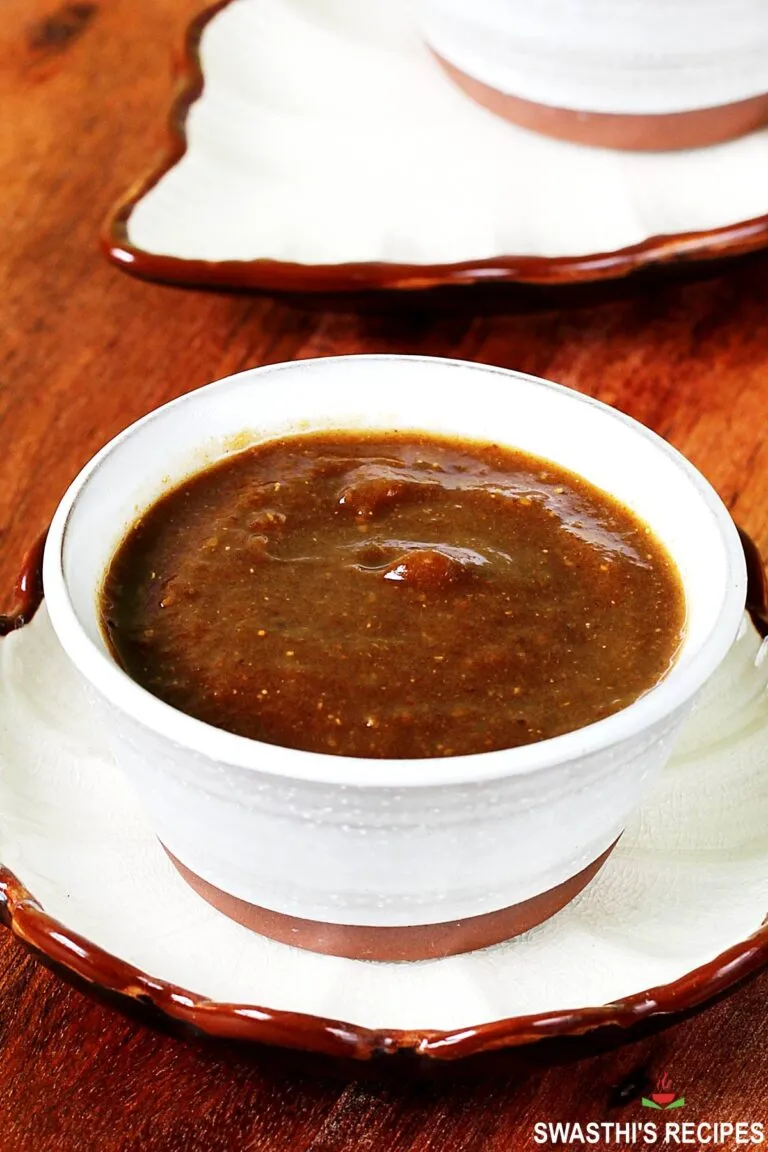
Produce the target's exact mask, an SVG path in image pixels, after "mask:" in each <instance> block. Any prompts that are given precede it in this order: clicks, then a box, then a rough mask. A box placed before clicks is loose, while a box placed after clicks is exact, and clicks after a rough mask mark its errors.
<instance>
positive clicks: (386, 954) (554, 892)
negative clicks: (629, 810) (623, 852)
mask: <svg viewBox="0 0 768 1152" xmlns="http://www.w3.org/2000/svg"><path fill="white" fill-rule="evenodd" d="M615 843H616V842H614V843H613V844H612V845H611V847H610V848H609V849H608V850H607V851H606V852H603V854H602V855H601V856H599V857H598V858H597V860H593V861H592V863H591V864H588V865H587V867H586V868H583V869H582V870H581V872H578V873H577V874H576V875H575V876H571V877H570V879H568V880H565V881H564V882H563V883H562V884H558V885H557V887H556V888H550V889H549V891H548V892H542V893H540V895H538V896H534V897H532V898H531V899H530V900H524V901H522V902H521V903H520V904H514V905H512V906H511V907H509V908H501V909H499V911H498V912H488V913H487V914H486V915H485V916H471V917H469V919H467V920H450V921H445V922H443V923H441V924H414V925H412V926H410V927H406V928H380V927H367V926H363V925H359V924H327V923H320V922H318V921H316V920H302V919H300V918H299V917H297V916H286V915H284V914H283V913H280V912H273V911H271V910H270V909H269V908H260V907H259V906H258V905H257V904H250V903H249V902H248V901H247V900H238V899H237V897H236V896H231V895H230V894H229V893H228V892H223V891H222V890H221V888H216V887H215V885H213V884H209V883H208V881H207V880H203V878H202V876H198V875H197V874H196V873H195V872H192V871H191V870H190V869H189V868H187V867H186V865H184V864H182V862H181V861H180V860H177V859H176V857H175V856H174V855H173V853H172V852H168V849H167V848H166V852H168V855H169V856H170V858H171V860H172V861H173V863H174V865H175V866H176V868H177V869H178V871H179V873H180V875H181V876H182V877H183V878H184V879H185V880H186V882H187V884H189V886H190V888H193V889H194V891H195V892H197V894H198V896H202V898H203V899H204V900H206V901H207V902H208V903H209V904H211V905H213V907H214V908H216V909H217V910H218V911H219V912H223V913H224V915H225V916H228V917H229V918H230V920H236V921H237V923H238V924H243V925H244V926H245V927H246V928H250V929H251V931H253V932H258V933H260V935H262V936H269V938H270V939H271V940H279V941H280V943H281V944H292V945H294V946H295V947H296V948H305V949H307V951H309V952H321V953H323V954H324V955H326V956H346V957H347V958H348V959H350V960H383V961H388V962H393V961H394V962H399V961H403V960H436V959H440V958H441V957H444V956H456V955H457V954H458V953H460V952H471V951H473V950H474V949H476V948H487V947H489V946H490V945H491V944H499V943H501V941H502V940H511V939H512V937H514V936H519V935H520V934H521V933H522V932H528V931H529V930H530V929H531V928H535V927H536V925H537V924H542V923H543V922H544V921H545V920H549V918H550V917H551V916H554V915H555V913H556V912H559V911H560V909H561V908H564V907H565V905H566V904H569V903H570V902H571V900H573V899H575V897H576V896H578V894H579V892H581V891H582V889H584V888H586V886H587V884H589V882H590V880H592V879H594V877H595V876H596V875H597V873H598V872H599V871H600V869H601V868H602V866H603V864H604V863H605V861H606V860H607V859H608V857H609V855H610V854H611V852H612V851H613V849H614V847H615Z"/></svg>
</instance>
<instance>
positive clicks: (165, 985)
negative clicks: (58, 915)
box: [0, 532, 768, 1062]
mask: <svg viewBox="0 0 768 1152" xmlns="http://www.w3.org/2000/svg"><path fill="white" fill-rule="evenodd" d="M741 536H742V540H743V541H744V546H745V551H746V555H747V561H748V569H749V589H748V604H749V610H750V614H751V616H752V619H753V620H754V621H755V625H756V627H758V629H760V630H761V632H762V630H764V629H765V627H766V620H768V598H767V596H766V579H765V571H764V568H763V566H762V564H761V563H760V562H759V553H758V551H757V548H756V546H755V545H754V543H753V542H752V541H751V539H750V538H749V537H748V536H747V535H746V533H743V532H742V533H741ZM36 549H37V551H36V552H35V550H34V549H33V550H30V553H29V554H28V558H27V561H26V563H25V566H24V569H23V573H22V578H21V580H20V581H19V582H18V585H19V586H21V585H22V584H23V586H24V587H25V588H26V589H32V588H39V587H40V584H41V567H40V564H41V560H42V550H41V549H40V546H39V544H38V545H37V546H36ZM24 595H25V597H26V596H27V595H28V593H25V594H24ZM39 603H40V601H39V598H37V597H36V596H32V597H31V598H30V599H28V600H24V601H22V602H21V603H20V606H19V609H18V611H17V613H16V614H14V615H11V616H9V617H6V620H8V621H10V625H9V626H8V627H7V628H6V631H11V630H14V629H15V628H18V627H21V626H23V624H25V623H28V621H29V619H31V617H32V616H33V615H34V609H35V607H37V606H38V605H39ZM0 918H2V921H3V923H4V924H5V925H6V927H8V928H10V929H11V931H12V932H13V933H14V935H15V936H16V938H17V939H19V940H20V941H21V942H22V943H23V944H24V945H25V946H26V947H27V948H29V949H30V950H31V951H32V952H33V953H34V954H35V955H37V956H38V957H39V958H40V959H42V960H44V961H45V962H46V963H47V964H50V965H51V966H52V967H53V968H54V969H55V970H56V971H57V972H58V973H59V974H60V975H62V976H64V977H65V978H66V979H69V980H70V981H72V982H73V983H75V984H76V985H78V986H84V987H86V988H90V989H92V990H93V991H94V992H96V993H97V994H99V995H101V996H103V997H105V998H107V999H109V1000H110V1001H112V1002H116V1003H118V1004H120V1005H122V1006H124V1007H129V1008H131V1009H139V1010H140V1011H143V1012H146V1013H147V1014H148V1015H149V1016H150V1018H152V1016H153V1015H157V1014H158V1013H159V1014H160V1015H161V1016H162V1017H166V1018H168V1020H169V1021H171V1022H172V1023H173V1024H174V1025H176V1026H179V1027H182V1028H184V1027H186V1028H189V1029H191V1030H192V1031H193V1032H197V1033H201V1034H204V1035H206V1036H211V1037H215V1038H217V1039H224V1040H240V1041H248V1042H252V1043H255V1044H270V1045H276V1046H279V1047H285V1048H290V1049H296V1050H300V1051H306V1052H313V1053H320V1054H323V1055H326V1056H332V1057H339V1058H348V1059H352V1060H354V1061H360V1060H362V1061H369V1060H372V1059H374V1058H377V1057H381V1056H391V1055H395V1054H398V1053H399V1054H403V1055H405V1054H410V1055H411V1056H413V1055H417V1056H419V1057H424V1058H427V1059H428V1061H430V1062H431V1061H437V1062H444V1061H454V1060H459V1059H463V1058H466V1057H470V1056H478V1055H480V1054H484V1053H491V1052H494V1051H497V1050H499V1049H505V1048H519V1047H522V1046H525V1045H530V1044H538V1043H540V1042H542V1041H548V1040H553V1039H563V1038H569V1039H571V1040H574V1041H575V1040H578V1039H581V1040H583V1041H585V1042H586V1040H587V1039H593V1038H594V1036H593V1034H596V1033H600V1032H610V1031H611V1030H612V1029H620V1030H621V1031H622V1032H626V1031H627V1030H628V1029H632V1028H638V1027H639V1026H641V1025H648V1024H650V1023H652V1022H654V1021H656V1020H660V1019H663V1018H664V1017H667V1016H670V1015H677V1014H682V1013H688V1012H690V1011H692V1010H694V1009H696V1008H698V1007H699V1006H700V1005H702V1004H704V1003H706V1002H708V1001H710V1000H713V999H714V998H716V997H718V996H719V995H721V994H722V993H724V992H725V991H726V990H728V989H730V988H733V987H734V986H735V985H737V984H739V983H740V982H741V981H743V980H745V979H746V978H747V977H748V976H750V975H752V974H753V973H755V972H757V970H758V969H760V968H762V967H763V966H764V965H765V964H768V920H766V922H764V924H763V926H762V927H761V928H760V929H759V930H758V931H757V932H755V933H753V934H752V935H751V936H749V937H748V938H747V939H746V940H743V941H742V942H741V943H739V944H736V945H734V946H733V947H732V948H729V949H727V951H725V952H723V953H722V954H721V955H720V956H717V957H716V958H715V959H714V960H712V961H711V962H710V963H708V964H705V965H702V966H701V967H700V968H697V969H695V970H694V971H692V972H689V973H687V974H686V975H685V976H683V977H681V978H680V979H679V980H676V981H674V982H673V983H671V984H666V985H661V986H659V987H656V988H650V989H648V990H647V991H645V992H641V993H638V994H636V995H633V996H629V997H627V998H626V999H624V1000H618V1001H615V1002H613V1003H611V1004H604V1005H601V1006H595V1007H591V1008H577V1009H566V1010H564V1011H560V1012H545V1013H540V1014H538V1015H534V1016H527V1017H514V1018H511V1019H507V1020H498V1021H493V1022H492V1023H490V1024H481V1025H478V1026H477V1027H468V1028H461V1029H459V1030H455V1031H445V1032H443V1031H438V1030H425V1031H418V1032H406V1031H399V1030H391V1031H376V1030H373V1029H368V1028H361V1027H360V1026H358V1025H355V1024H352V1023H345V1022H342V1021H338V1020H327V1019H322V1018H320V1017H315V1016H307V1015H302V1014H300V1013H294V1012H285V1011H279V1010H272V1009H270V1008H266V1007H263V1006H255V1005H245V1004H226V1003H217V1002H215V1001H211V1000H208V999H205V998H202V997H200V996H197V995H196V994H195V993H194V992H192V991H190V990H187V989H183V988H179V987H178V986H176V985H174V984H170V983H169V982H167V981H164V980H159V979H157V978H154V977H152V976H150V975H147V974H146V973H143V972H140V971H139V970H138V969H137V968H135V967H133V966H132V965H131V964H129V963H128V962H127V961H124V960H121V959H119V958H118V957H116V956H113V955H111V954H110V953H108V952H105V951H104V950H103V949H102V948H99V947H98V946H97V945H95V944H92V943H91V942H90V941H88V940H86V939H85V938H84V937H82V936H80V935H79V934H78V933H75V932H72V931H71V930H70V929H69V928H67V927H66V925H64V924H62V923H61V922H60V921H58V920H55V919H54V918H53V917H52V916H49V915H48V914H47V913H46V912H45V910H44V909H43V908H42V907H41V905H40V904H39V903H38V901H37V900H36V899H35V898H34V896H33V895H32V894H31V893H30V892H29V891H28V890H27V888H26V887H25V886H24V884H23V883H22V881H21V880H20V879H18V878H17V877H16V876H15V875H14V874H13V873H12V872H11V871H10V870H9V869H7V868H5V867H2V866H0Z"/></svg>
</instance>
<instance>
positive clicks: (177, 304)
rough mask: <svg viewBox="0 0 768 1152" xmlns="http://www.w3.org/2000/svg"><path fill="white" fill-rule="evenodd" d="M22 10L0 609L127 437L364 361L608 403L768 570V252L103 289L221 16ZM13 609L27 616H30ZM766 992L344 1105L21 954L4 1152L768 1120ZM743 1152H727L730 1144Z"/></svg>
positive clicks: (4, 975) (0, 25)
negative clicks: (33, 555) (533, 379)
mask: <svg viewBox="0 0 768 1152" xmlns="http://www.w3.org/2000/svg"><path fill="white" fill-rule="evenodd" d="M57 2H58V0H5V3H4V4H3V12H2V15H3V19H2V22H0V98H1V99H2V104H1V105H0V106H1V107H2V110H3V116H2V121H0V165H1V170H2V176H1V178H0V206H1V209H0V220H1V222H2V230H1V231H0V245H1V246H2V247H1V248H0V252H1V253H2V256H1V260H0V276H1V277H2V284H1V285H0V316H1V323H0V363H1V364H2V375H1V376H0V444H1V445H2V457H1V460H2V464H1V467H2V487H1V488H0V534H1V538H2V549H1V551H0V581H2V584H0V587H2V588H5V589H8V590H9V591H10V587H11V583H12V580H13V577H14V575H15V572H16V569H17V567H18V563H19V559H20V556H21V554H22V552H23V551H24V549H25V547H26V545H27V544H29V543H30V541H32V539H33V538H34V537H35V536H36V534H37V533H38V532H39V531H40V530H41V529H42V528H43V527H44V526H45V524H46V522H47V521H48V519H49V517H50V515H51V513H52V511H53V508H54V506H55V504H56V503H57V501H58V499H59V497H60V495H61V493H62V491H63V490H64V488H65V486H66V484H67V483H68V482H69V480H70V479H71V478H72V477H73V476H74V475H75V473H76V472H77V470H78V469H79V468H80V466H81V465H82V464H83V463H85V461H86V460H87V459H88V457H89V456H90V455H91V454H92V453H93V452H94V451H95V449H97V448H98V447H99V446H100V445H101V444H102V443H103V442H104V441H105V440H107V439H108V438H109V437H110V436H112V435H113V434H114V433H115V432H117V431H118V430H119V429H121V428H122V427H124V426H125V425H126V424H128V423H129V422H130V421H132V420H134V419H135V418H136V417H138V416H140V415H142V414H143V413H145V412H147V411H148V410H149V409H150V408H153V407H154V406H155V405H157V404H159V403H162V402H163V401H165V400H168V399H169V398H170V397H172V396H174V395H176V394H178V393H179V392H182V391H186V390H188V389H190V388H195V387H197V386H198V385H200V384H204V383H206V382H207V381H209V380H212V379H215V378H216V377H220V376H224V375H226V374H227V373H230V372H236V371H237V370H238V369H241V368H245V367H247V366H250V365H255V364H261V363H268V362H270V361H276V360H286V359H290V358H292V357H304V356H317V355H324V354H328V353H337V352H351V351H364V352H371V351H392V352H395V351H396V352H429V353H434V354H436V355H443V356H461V357H466V358H469V359H476V360H482V361H487V362H490V363H494V364H502V365H507V366H514V367H516V368H520V369H523V370H524V371H527V372H533V373H536V374H539V375H543V376H548V377H551V378H552V379H554V380H558V381H561V382H563V383H565V384H569V385H572V386H574V387H576V388H580V389H582V390H583V391H586V392H589V393H591V394H594V395H597V396H599V397H601V398H602V399H603V400H607V401H609V402H610V403H612V404H616V405H618V406H619V407H620V408H622V409H624V410H625V411H626V412H629V413H630V414H631V415H633V416H635V417H637V418H638V419H640V420H642V421H644V422H645V423H647V424H649V425H651V426H652V427H653V428H655V429H656V430H657V431H658V432H660V433H662V434H663V435H664V436H666V437H668V438H669V439H670V440H671V441H672V442H673V443H675V444H676V445H677V446H678V447H680V448H681V449H682V450H683V451H684V452H685V453H686V454H687V455H688V456H689V457H690V458H691V459H692V460H693V461H694V463H695V464H697V465H698V466H699V467H700V468H701V469H702V470H703V471H704V472H705V473H706V475H707V476H709V478H710V479H711V480H712V482H713V483H714V484H715V485H716V487H717V488H718V489H719V491H720V492H721V494H722V495H723V497H724V498H725V500H726V501H727V503H728V505H729V506H730V508H731V509H732V510H733V512H734V514H735V515H736V516H737V518H738V519H739V521H740V522H741V523H742V524H743V525H744V526H745V527H746V528H747V529H748V530H749V531H750V532H751V533H752V534H753V536H754V537H755V538H756V540H757V541H758V543H759V544H760V545H761V547H762V548H763V550H764V552H766V553H768V339H767V338H766V335H765V333H766V328H765V327H764V325H766V324H767V323H768V308H767V306H766V300H767V299H768V255H766V256H757V257H751V258H749V260H747V261H746V262H742V263H739V264H731V265H730V266H728V267H722V268H717V269H714V271H713V270H710V271H709V272H707V273H704V274H701V273H700V274H698V275H697V276H696V278H695V279H693V278H691V276H690V274H688V275H687V277H686V279H684V280H682V279H680V278H676V279H670V278H665V279H663V280H659V279H658V278H656V279H651V278H647V279H643V280H642V281H638V282H635V283H634V284H629V285H622V286H615V287H612V288H611V287H608V288H605V287H603V288H601V289H600V290H598V291H590V290H587V291H586V292H584V291H582V292H579V293H573V292H560V293H559V294H555V295H553V294H552V293H549V294H543V293H542V292H531V291H516V290H511V291H507V292H496V293H493V294H488V293H485V292H483V293H473V292H471V291H470V292H469V293H459V294H456V293H454V294H449V295H448V296H446V295H445V294H443V295H437V296H430V297H419V296H409V297H406V298H402V299H396V300H382V299H369V300H365V301H360V300H355V299H352V298H349V299H341V300H339V299H336V300H327V299H326V300H317V301H307V300H298V299H295V298H291V299H274V298H272V297H269V296H237V295H228V294H218V295H215V294H206V293H195V292H188V291H178V290H174V289H170V288H163V287H157V286H154V285H149V284H143V283H139V282H137V281H135V280H132V279H130V278H129V277H127V276H125V275H122V274H121V273H119V272H118V271H116V270H115V269H114V268H111V267H109V266H107V264H106V263H105V262H104V260H103V259H102V258H101V256H100V254H99V251H98V246H97V233H98V229H99V226H100V224H101V221H102V219H103V217H104V215H105V213H106V211H107V208H108V207H109V205H110V202H111V201H112V200H113V199H114V198H115V197H117V195H118V194H119V193H121V192H122V191H123V190H124V188H125V186H126V184H127V182H129V181H130V180H131V179H133V177H134V176H136V175H137V174H138V173H140V172H141V171H142V170H143V169H144V168H145V167H146V165H147V162H148V160H149V159H151V153H152V152H153V151H154V149H155V148H156V147H157V145H158V144H159V143H160V141H161V139H162V120H163V117H164V114H165V109H166V106H167V102H168V97H169V93H170V87H171V85H170V78H169V69H168V59H169V54H170V52H171V49H172V48H175V47H176V46H177V45H178V44H179V42H180V36H181V32H182V29H183V27H184V25H185V24H186V22H187V20H188V19H189V18H190V16H191V15H192V14H193V13H194V12H195V11H196V10H197V9H198V8H199V7H200V0H95V2H77V3H65V4H62V5H60V6H59V7H57ZM6 599H7V597H6ZM767 1033H768V973H766V974H764V975H763V976H761V977H758V978H757V979H755V980H753V981H752V982H751V983H750V984H749V985H748V986H746V987H744V988H742V989H741V990H740V991H739V992H737V993H736V994H735V995H733V996H732V997H731V998H729V999H728V1000H726V1001H723V1002H721V1003H720V1004H718V1005H717V1006H715V1007H713V1008H710V1009H709V1010H707V1011H705V1012H703V1013H702V1014H701V1015H699V1016H698V1017H696V1018H695V1019H693V1020H689V1021H687V1022H686V1023H683V1024H678V1025H676V1026H675V1027H673V1028H671V1029H669V1030H667V1031H666V1032H663V1033H661V1034H659V1035H657V1036H655V1037H653V1038H647V1039H644V1040H640V1041H637V1042H635V1043H634V1044H631V1045H628V1046H626V1047H624V1048H621V1049H618V1050H617V1051H614V1052H612V1053H609V1054H606V1055H602V1056H599V1057H594V1058H591V1059H589V1060H585V1061H582V1062H579V1063H576V1064H573V1065H571V1066H569V1067H567V1068H562V1067H561V1068H554V1069H550V1070H548V1071H545V1072H542V1071H539V1070H535V1069H533V1068H531V1069H530V1070H529V1071H524V1072H523V1073H522V1074H521V1073H520V1072H519V1071H517V1072H515V1073H514V1074H511V1073H509V1072H496V1073H494V1074H493V1075H492V1076H491V1075H486V1076H484V1077H482V1078H481V1079H479V1080H474V1081H469V1082H463V1081H461V1082H459V1083H453V1084H443V1083H408V1082H406V1083H398V1084H392V1083H389V1084H381V1083H376V1082H373V1083H365V1082H364V1083H346V1082H345V1081H344V1080H343V1079H340V1078H339V1077H338V1076H333V1075H331V1074H330V1072H326V1070H325V1069H323V1068H320V1069H319V1070H318V1069H317V1068H315V1069H313V1070H311V1071H306V1070H299V1071H297V1070H295V1069H291V1068H286V1067H284V1066H283V1064H282V1062H281V1061H280V1060H278V1059H276V1058H275V1056H274V1055H273V1054H271V1053H269V1052H266V1053H264V1054H262V1055H261V1056H259V1057H257V1056H254V1055H253V1054H251V1053H246V1052H243V1051H240V1052H233V1051H230V1050H226V1051H224V1050H221V1049H218V1050H211V1049H210V1048H206V1047H205V1046H204V1045H202V1044H200V1045H197V1044H194V1043H187V1042H183V1041H181V1040H176V1039H170V1038H168V1037H165V1036H163V1035H161V1034H159V1033H157V1032H153V1031H151V1030H149V1029H148V1028H146V1027H144V1026H143V1025H140V1024H137V1023H134V1022H131V1021H128V1020H127V1019H125V1018H123V1017H121V1016H119V1015H117V1014H116V1013H114V1012H113V1011H111V1010H109V1009H107V1008H104V1007H101V1006H99V1005H98V1004H96V1003H94V1002H93V1001H91V1000H90V999H87V998H86V997H85V996H83V995H82V994H80V993H79V992H75V991H73V990H72V989H70V988H68V987H66V986H65V985H63V984H62V983H60V982H59V981H58V980H57V979H56V978H54V977H53V976H52V975H50V974H49V973H48V972H46V971H45V970H44V969H43V968H41V967H39V966H38V965H37V964H35V963H34V962H33V961H32V960H30V959H29V958H28V957H27V956H26V955H25V954H24V953H23V952H22V951H21V950H20V948H19V947H18V946H17V945H15V944H14V943H13V942H12V941H11V939H10V938H9V936H8V935H7V934H6V933H3V934H2V936H1V937H0V1150H1V1152H46V1150H48V1149H56V1150H59V1149H63V1150H65V1152H70V1150H73V1152H79V1150H81V1149H82V1150H91V1149H93V1150H98V1152H111V1150H116V1149H120V1150H123V1149H139V1148H141V1149H142V1150H151V1149H163V1150H169V1152H175V1150H179V1152H197V1150H200V1152H218V1150H224V1149H227V1150H228V1149H259V1150H262V1149H264V1150H266V1149H270V1150H271V1149H274V1150H276V1152H277V1150H279V1152H284V1150H287V1149H301V1150H306V1152H309V1150H310V1149H312V1150H313V1152H321V1150H322V1152H336V1150H339V1152H341V1150H352V1149H371V1150H378V1149H384V1148H387V1149H392V1150H393V1152H400V1150H406V1149H408V1150H410V1149H413V1150H416V1149H418V1150H419V1152H427V1150H441V1149H448V1150H450V1152H463V1150H465V1149H472V1150H474V1149H478V1150H480V1149H482V1150H483V1152H496V1150H500V1149H505V1150H506V1149H515V1150H518V1149H525V1148H529V1147H530V1148H534V1147H537V1145H535V1144H534V1143H533V1131H532V1124H533V1122H534V1121H535V1120H549V1119H552V1120H557V1119H561V1120H575V1119H580V1120H582V1121H584V1120H604V1119H612V1120H621V1121H622V1122H626V1121H628V1120H643V1119H646V1118H647V1114H645V1115H643V1114H642V1110H641V1109H640V1108H638V1107H637V1095H638V1093H639V1091H640V1090H641V1088H642V1087H644V1080H645V1079H646V1078H648V1077H651V1078H652V1077H653V1076H655V1074H656V1073H657V1072H659V1071H661V1070H662V1069H664V1068H666V1069H668V1071H669V1073H670V1076H671V1078H672V1080H673V1081H674V1084H675V1087H676V1088H677V1089H678V1090H681V1091H684V1093H685V1095H686V1097H687V1099H688V1101H689V1105H688V1111H687V1113H686V1118H690V1119H699V1118H700V1119H708V1120H716V1119H727V1118H730V1119H733V1120H739V1119H744V1120H747V1119H748V1120H763V1121H765V1120H767V1119H768V1115H767V1110H766V1101H768V1046H767V1045H766V1039H765V1037H766V1034H767ZM730 1146H731V1145H729V1147H730Z"/></svg>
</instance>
